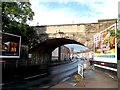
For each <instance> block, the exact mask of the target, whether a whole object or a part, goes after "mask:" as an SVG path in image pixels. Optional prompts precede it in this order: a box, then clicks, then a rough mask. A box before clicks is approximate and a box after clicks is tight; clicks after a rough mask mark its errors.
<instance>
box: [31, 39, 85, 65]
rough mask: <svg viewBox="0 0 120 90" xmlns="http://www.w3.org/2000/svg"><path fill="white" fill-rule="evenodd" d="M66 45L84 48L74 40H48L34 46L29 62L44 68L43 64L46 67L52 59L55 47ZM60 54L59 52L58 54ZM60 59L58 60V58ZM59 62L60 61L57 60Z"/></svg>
mask: <svg viewBox="0 0 120 90" xmlns="http://www.w3.org/2000/svg"><path fill="white" fill-rule="evenodd" d="M66 44H77V45H82V46H85V45H84V44H82V43H79V42H77V41H75V40H70V39H65V38H55V39H48V40H46V41H44V42H42V43H40V44H38V45H36V46H34V47H33V48H32V49H31V50H30V51H29V53H30V54H31V56H32V57H31V58H30V59H31V60H32V61H33V62H34V63H38V65H39V64H40V65H41V64H42V65H41V66H45V65H43V64H46V65H48V64H49V63H50V62H51V59H52V51H53V50H55V49H56V48H57V47H60V46H63V45H66ZM59 53H60V52H59ZM58 59H60V58H58ZM59 61H60V60H59Z"/></svg>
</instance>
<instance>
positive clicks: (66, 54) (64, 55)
mask: <svg viewBox="0 0 120 90" xmlns="http://www.w3.org/2000/svg"><path fill="white" fill-rule="evenodd" d="M60 52H61V54H60V61H63V60H69V59H70V49H69V48H68V47H66V46H61V47H60ZM58 58H59V48H56V49H55V50H54V51H53V52H52V61H58Z"/></svg>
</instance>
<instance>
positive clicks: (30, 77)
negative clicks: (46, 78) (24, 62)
mask: <svg viewBox="0 0 120 90" xmlns="http://www.w3.org/2000/svg"><path fill="white" fill-rule="evenodd" d="M46 74H47V73H43V74H39V75H35V76H31V77H27V78H24V79H25V80H27V79H31V78H35V77H39V76H43V75H46Z"/></svg>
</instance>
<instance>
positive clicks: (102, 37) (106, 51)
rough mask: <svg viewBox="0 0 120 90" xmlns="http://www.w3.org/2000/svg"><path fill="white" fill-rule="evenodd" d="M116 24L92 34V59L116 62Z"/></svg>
mask: <svg viewBox="0 0 120 90" xmlns="http://www.w3.org/2000/svg"><path fill="white" fill-rule="evenodd" d="M115 31H116V24H114V25H112V26H110V27H109V28H107V29H105V30H103V31H101V32H100V33H97V34H96V35H95V36H94V60H96V61H103V62H110V63H117V49H116V48H117V44H116V38H115Z"/></svg>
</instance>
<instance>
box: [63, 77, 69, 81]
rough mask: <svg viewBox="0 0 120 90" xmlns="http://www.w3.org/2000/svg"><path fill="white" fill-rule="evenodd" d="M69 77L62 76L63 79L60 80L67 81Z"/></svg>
mask: <svg viewBox="0 0 120 90" xmlns="http://www.w3.org/2000/svg"><path fill="white" fill-rule="evenodd" d="M69 78H70V77H66V78H64V79H63V80H62V82H65V81H67V80H68V79H69Z"/></svg>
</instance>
